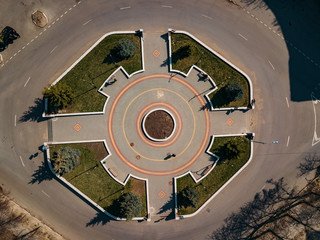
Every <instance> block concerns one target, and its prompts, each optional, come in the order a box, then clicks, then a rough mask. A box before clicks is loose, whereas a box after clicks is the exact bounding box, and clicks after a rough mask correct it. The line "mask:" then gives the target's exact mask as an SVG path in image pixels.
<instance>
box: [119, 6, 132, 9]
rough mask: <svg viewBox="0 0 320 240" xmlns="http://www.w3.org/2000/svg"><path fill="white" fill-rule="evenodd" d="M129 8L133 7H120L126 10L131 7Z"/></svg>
mask: <svg viewBox="0 0 320 240" xmlns="http://www.w3.org/2000/svg"><path fill="white" fill-rule="evenodd" d="M129 8H131V7H130V6H128V7H122V8H120V10H125V9H129Z"/></svg>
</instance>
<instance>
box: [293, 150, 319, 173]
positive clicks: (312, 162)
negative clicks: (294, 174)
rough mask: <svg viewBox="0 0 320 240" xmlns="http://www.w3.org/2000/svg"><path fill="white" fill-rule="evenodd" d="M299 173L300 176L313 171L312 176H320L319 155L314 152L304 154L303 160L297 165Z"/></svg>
mask: <svg viewBox="0 0 320 240" xmlns="http://www.w3.org/2000/svg"><path fill="white" fill-rule="evenodd" d="M298 169H299V174H298V176H299V177H301V176H303V175H307V174H309V173H311V172H313V171H315V174H314V177H313V178H317V177H319V176H320V156H319V155H317V154H316V153H313V154H308V155H306V156H305V158H304V161H303V162H301V163H300V164H299V166H298Z"/></svg>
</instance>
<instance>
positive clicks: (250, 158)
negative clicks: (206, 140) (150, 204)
mask: <svg viewBox="0 0 320 240" xmlns="http://www.w3.org/2000/svg"><path fill="white" fill-rule="evenodd" d="M252 134H253V136H254V135H255V133H252ZM246 135H248V133H241V134H227V135H213V136H211V140H210V144H209V145H208V148H207V150H206V153H208V154H210V155H212V156H215V157H218V156H216V155H215V154H213V153H211V152H210V151H209V149H210V148H211V146H212V144H213V142H214V138H215V137H236V136H246ZM252 155H253V142H252V141H250V157H249V159H248V161H247V162H246V164H245V165H243V166H242V167H241V168H240V169H239V170H238V171H237V172H236V173H235V174H234V175H232V177H231V178H229V180H228V181H227V182H225V183H224V184H223V185H222V186H221V187H220V188H219V189H218V190H217V191H216V192H215V193H214V194H213V195H212V196H211V197H210V198H209V199H208V200H207V201H205V202H204V203H203V204H202V205H201V206H200V207H199V208H198V209H197V210H196V211H195V212H194V213H191V214H188V215H178V203H177V179H178V178H181V177H184V176H186V175H187V174H190V176H191V178H192V179H193V181H194V182H195V183H198V182H199V181H201V180H202V179H203V178H204V177H206V176H207V175H208V174H209V173H210V172H211V171H212V170H213V169H214V167H215V166H216V164H217V163H218V161H219V157H218V159H217V161H216V162H215V163H214V164H213V166H212V167H211V169H210V171H209V172H208V173H207V174H206V175H204V176H202V177H201V178H199V179H198V180H196V179H195V178H194V176H193V174H192V173H191V171H187V172H185V173H184V174H182V175H180V176H178V177H174V196H175V206H174V207H175V216H176V217H175V220H180V219H184V218H189V217H193V216H195V215H197V214H198V213H199V212H201V211H202V209H203V208H204V207H205V206H207V205H208V204H209V203H210V202H211V201H212V199H214V198H215V197H216V196H217V195H218V194H219V193H220V192H221V191H222V190H223V189H224V188H225V187H226V186H227V185H228V184H229V183H230V182H231V181H232V180H233V179H234V178H235V177H236V176H238V175H239V174H240V173H241V172H242V171H243V170H244V169H245V168H246V167H247V166H248V165H249V163H250V162H251V160H252Z"/></svg>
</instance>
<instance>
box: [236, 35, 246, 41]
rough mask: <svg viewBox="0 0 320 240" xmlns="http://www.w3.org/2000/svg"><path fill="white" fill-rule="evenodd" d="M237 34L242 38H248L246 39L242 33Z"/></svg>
mask: <svg viewBox="0 0 320 240" xmlns="http://www.w3.org/2000/svg"><path fill="white" fill-rule="evenodd" d="M238 35H239V36H240V37H242V38H243V39H244V40H246V41H248V39H247V38H246V37H244V36H243V35H242V34H240V33H238Z"/></svg>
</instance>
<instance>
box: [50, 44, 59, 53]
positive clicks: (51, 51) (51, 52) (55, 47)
mask: <svg viewBox="0 0 320 240" xmlns="http://www.w3.org/2000/svg"><path fill="white" fill-rule="evenodd" d="M57 47H58V45H57V46H55V47H54V48H53V49H52V50H51V51H50V53H49V54H51V53H53V51H54V50H56V48H57Z"/></svg>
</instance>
